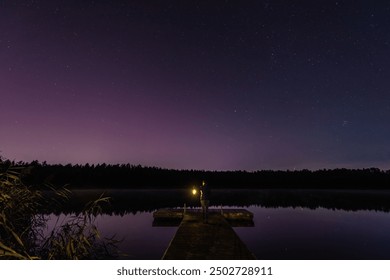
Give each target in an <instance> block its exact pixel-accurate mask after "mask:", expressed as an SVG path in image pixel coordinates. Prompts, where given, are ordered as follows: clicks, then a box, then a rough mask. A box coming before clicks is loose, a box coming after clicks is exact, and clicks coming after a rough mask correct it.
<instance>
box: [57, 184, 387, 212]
mask: <svg viewBox="0 0 390 280" xmlns="http://www.w3.org/2000/svg"><path fill="white" fill-rule="evenodd" d="M101 193H104V194H105V195H106V196H110V197H111V198H112V204H111V205H110V207H106V208H105V211H106V212H105V213H106V214H109V215H125V214H127V213H133V214H135V213H138V212H150V211H153V210H155V209H159V208H165V207H183V205H184V203H186V205H187V206H189V207H191V206H192V207H193V206H199V201H198V200H197V199H196V198H195V197H194V196H192V194H191V192H190V191H189V190H183V189H177V190H107V191H102V190H76V191H73V195H72V197H71V199H70V201H69V202H68V203H67V204H66V205H64V207H63V208H62V209H60V210H59V209H53V210H52V211H53V212H54V213H57V214H59V213H73V212H79V211H81V210H82V208H83V207H84V205H85V204H86V203H87V202H88V201H90V200H91V199H96V198H98V197H99V195H100V194H101ZM211 204H212V205H214V206H220V205H223V206H236V207H249V206H261V207H266V208H278V207H282V208H286V207H292V208H297V207H298V208H300V207H302V208H309V209H317V208H326V209H332V210H336V209H338V210H346V211H357V210H374V211H383V212H389V211H390V191H364V190H358V191H350V190H340V191H335V190H213V192H212V194H211Z"/></svg>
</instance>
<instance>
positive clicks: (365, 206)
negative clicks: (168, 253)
mask: <svg viewBox="0 0 390 280" xmlns="http://www.w3.org/2000/svg"><path fill="white" fill-rule="evenodd" d="M100 193H101V191H90V190H89V191H76V192H74V195H73V197H72V199H71V200H70V203H69V204H68V205H67V206H66V207H65V208H64V209H63V210H62V211H58V210H57V211H53V212H52V214H50V216H51V217H52V219H53V220H55V218H56V217H57V216H58V215H66V214H69V213H75V212H76V213H77V212H78V211H80V210H81V209H82V206H83V205H84V204H85V202H86V201H88V200H91V199H94V198H96V197H98V196H99V195H100ZM106 195H108V196H111V197H112V204H111V206H110V207H109V208H107V209H106V210H105V212H104V213H105V214H104V215H102V216H100V217H98V218H97V222H98V227H99V228H100V230H101V232H102V235H104V236H109V237H111V236H113V235H115V236H116V238H117V239H121V240H123V241H122V242H121V244H120V250H121V251H122V252H123V253H126V254H127V255H126V256H123V258H127V259H160V258H161V256H162V255H163V253H164V250H165V249H166V247H167V246H168V244H169V242H170V240H171V239H172V238H173V236H174V233H175V232H176V229H177V228H176V227H152V224H153V217H152V211H154V210H155V209H158V208H163V207H181V206H183V204H184V203H186V204H187V205H188V206H197V204H198V202H197V201H196V200H195V199H194V198H193V197H192V196H191V195H188V193H187V192H186V191H185V190H169V191H161V190H156V191H150V190H148V191H142V190H138V191H123V190H122V191H108V192H107V193H106ZM211 201H212V202H213V203H212V204H213V205H214V207H220V206H221V205H222V207H224V208H229V207H231V208H234V207H242V208H246V209H248V210H249V211H251V212H253V213H254V223H255V227H252V228H251V227H247V228H239V227H238V228H234V230H235V231H236V232H237V233H238V235H239V236H240V238H241V239H242V240H243V241H244V242H245V243H246V244H247V246H248V248H249V249H250V250H251V251H252V252H253V253H254V254H255V255H256V256H257V258H258V259H390V214H389V213H388V211H389V209H390V206H389V201H390V192H384V191H382V192H380V193H377V192H368V191H358V192H351V191H308V190H302V191H297V190H294V191H290V190H284V191H283V190H277V191H270V190H260V191H255V190H242V191H236V190H218V191H213V193H212V199H211Z"/></svg>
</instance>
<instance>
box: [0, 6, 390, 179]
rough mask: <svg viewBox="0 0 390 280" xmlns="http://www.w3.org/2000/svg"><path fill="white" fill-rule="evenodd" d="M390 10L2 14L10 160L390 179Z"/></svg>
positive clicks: (0, 78) (4, 145)
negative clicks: (364, 173) (348, 173)
mask: <svg viewBox="0 0 390 280" xmlns="http://www.w3.org/2000/svg"><path fill="white" fill-rule="evenodd" d="M389 121H390V2H388V1H322V0H318V1H312V0H302V1H288V0H285V1H280V0H274V1H254V0H252V1H251V0H248V1H238V0H236V1H232V0H231V1H228V0H226V1H220V0H215V1H180V0H177V1H170V0H164V1H163V0H160V1H145V0H142V1H141V0H140V1H130V0H129V1H124V0H117V1H109V0H96V1H89V0H85V1H79V0H66V1H65V0H46V1H44V0H35V1H34V0H28V1H27V0H26V1H11V0H9V1H8V0H1V1H0V154H1V155H2V156H3V157H5V158H8V159H11V160H15V161H32V160H39V161H47V162H48V163H62V164H66V163H72V164H76V163H81V164H83V163H87V162H88V163H102V162H105V163H113V164H115V163H131V164H141V165H146V166H158V167H163V168H175V169H201V170H248V171H253V170H261V169H273V170H287V169H290V170H293V169H311V170H316V169H322V168H339V167H345V168H365V167H378V168H381V169H390V145H389V144H390V124H389Z"/></svg>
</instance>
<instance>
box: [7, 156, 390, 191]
mask: <svg viewBox="0 0 390 280" xmlns="http://www.w3.org/2000/svg"><path fill="white" fill-rule="evenodd" d="M2 163H3V165H5V166H7V165H9V166H14V167H16V168H20V169H21V176H22V180H23V181H24V182H25V183H26V184H28V185H32V186H40V185H42V184H52V185H55V186H63V185H68V187H69V188H123V189H127V188H148V187H153V188H181V187H185V186H192V185H199V184H200V182H201V181H202V180H205V181H206V182H207V183H208V184H209V185H210V186H211V187H212V188H314V189H315V188H318V189H335V188H349V189H354V188H369V189H387V188H389V187H390V170H387V171H386V170H381V169H378V168H365V169H346V168H339V169H321V170H316V171H311V170H307V169H304V170H294V171H291V170H286V171H280V170H259V171H253V172H249V171H242V170H238V171H205V170H175V169H164V168H159V167H146V166H141V165H131V164H105V163H102V164H88V163H87V164H74V165H72V164H66V165H62V164H47V163H46V162H39V161H36V160H35V161H32V162H11V161H9V160H2Z"/></svg>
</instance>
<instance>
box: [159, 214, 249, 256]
mask: <svg viewBox="0 0 390 280" xmlns="http://www.w3.org/2000/svg"><path fill="white" fill-rule="evenodd" d="M163 259H166V260H191V259H192V260H208V259H220V260H234V259H244V260H249V259H255V256H254V255H253V254H252V253H251V252H250V251H249V250H248V248H247V247H246V245H245V244H244V243H243V242H242V241H241V240H240V238H239V237H238V236H237V234H236V233H235V232H234V230H233V229H232V227H231V226H230V225H229V224H228V222H227V221H226V220H225V219H224V217H223V216H222V215H221V214H220V213H217V212H211V213H210V214H209V219H208V223H203V221H202V217H201V213H200V212H187V213H186V214H185V215H184V218H183V220H182V222H181V224H180V226H179V228H178V230H177V232H176V234H175V236H174V238H173V239H172V241H171V242H170V244H169V246H168V248H167V250H166V251H165V253H164V255H163Z"/></svg>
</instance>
